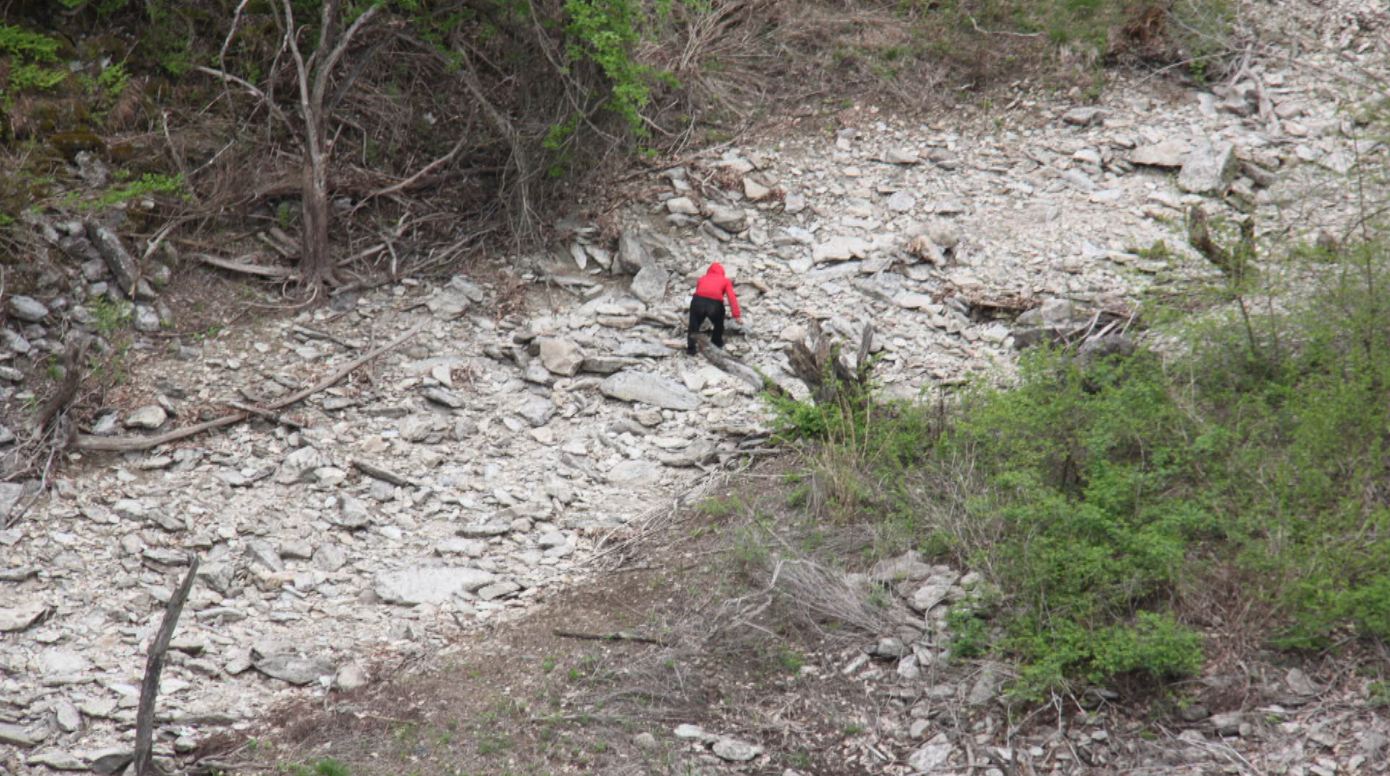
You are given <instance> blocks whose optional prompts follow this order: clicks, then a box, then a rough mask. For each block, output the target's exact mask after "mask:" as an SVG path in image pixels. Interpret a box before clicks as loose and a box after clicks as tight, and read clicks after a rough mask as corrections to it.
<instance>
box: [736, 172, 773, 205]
mask: <svg viewBox="0 0 1390 776" xmlns="http://www.w3.org/2000/svg"><path fill="white" fill-rule="evenodd" d="M771 195H772V189H769V188H768V187H766V186H764V185H762V184H761V183H758V182H757V181H755V180H753V179H752V178H744V179H743V196H745V197H747V198H748V200H749V201H750V202H761V201H762V200H765V199H767V198H768V197H769V196H771Z"/></svg>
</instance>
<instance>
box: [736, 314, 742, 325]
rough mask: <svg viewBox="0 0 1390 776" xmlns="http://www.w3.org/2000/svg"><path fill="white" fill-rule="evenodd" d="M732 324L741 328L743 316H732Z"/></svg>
mask: <svg viewBox="0 0 1390 776" xmlns="http://www.w3.org/2000/svg"><path fill="white" fill-rule="evenodd" d="M734 323H737V324H738V325H739V326H742V325H743V316H742V315H735V316H734Z"/></svg>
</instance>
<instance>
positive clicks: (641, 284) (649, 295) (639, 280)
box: [632, 264, 671, 304]
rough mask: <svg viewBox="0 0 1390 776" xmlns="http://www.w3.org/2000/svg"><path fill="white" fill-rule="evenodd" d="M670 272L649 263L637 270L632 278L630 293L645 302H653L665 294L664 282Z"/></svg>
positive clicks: (659, 299)
mask: <svg viewBox="0 0 1390 776" xmlns="http://www.w3.org/2000/svg"><path fill="white" fill-rule="evenodd" d="M670 278H671V273H669V272H667V271H666V270H664V269H662V268H660V267H658V266H656V265H655V264H649V265H647V266H645V267H643V268H642V269H641V270H640V271H638V273H637V275H636V276H635V277H633V279H632V294H633V296H635V297H637V298H638V299H641V300H642V301H643V302H646V303H647V304H655V303H656V302H659V301H661V299H662V298H663V297H665V296H666V284H667V283H668V282H669V281H670Z"/></svg>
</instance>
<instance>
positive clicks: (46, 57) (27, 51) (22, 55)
mask: <svg viewBox="0 0 1390 776" xmlns="http://www.w3.org/2000/svg"><path fill="white" fill-rule="evenodd" d="M0 54H7V55H9V56H12V57H15V58H17V59H19V60H21V61H27V62H53V61H54V60H56V59H57V58H58V41H57V40H55V39H54V38H50V37H48V36H47V35H41V34H39V33H37V32H30V31H29V30H26V29H24V28H23V27H15V26H12V25H9V24H0Z"/></svg>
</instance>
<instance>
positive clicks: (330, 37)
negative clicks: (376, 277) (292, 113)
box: [284, 0, 380, 286]
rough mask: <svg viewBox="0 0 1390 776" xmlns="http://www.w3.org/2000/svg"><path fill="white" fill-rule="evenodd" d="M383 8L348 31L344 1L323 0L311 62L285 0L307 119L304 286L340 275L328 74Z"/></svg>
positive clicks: (368, 12) (360, 18) (301, 263)
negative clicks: (332, 225) (332, 244)
mask: <svg viewBox="0 0 1390 776" xmlns="http://www.w3.org/2000/svg"><path fill="white" fill-rule="evenodd" d="M379 8H380V6H377V5H373V6H372V7H370V8H368V9H367V10H366V11H364V12H363V13H362V15H360V16H358V17H357V19H355V20H354V21H353V23H352V25H351V26H350V27H348V29H347V31H346V32H344V31H343V30H342V24H341V22H342V18H341V17H342V11H341V2H340V0H323V17H322V19H321V20H320V23H319V42H318V46H317V47H316V48H315V49H314V53H313V54H311V55H309V59H308V60H307V61H306V60H305V59H304V56H303V55H302V54H301V53H300V51H299V41H298V40H297V38H298V32H299V30H298V29H297V28H296V27H295V23H294V9H293V7H292V5H291V0H284V11H285V36H286V43H287V44H288V46H289V49H290V54H291V56H292V57H293V59H294V66H295V74H296V76H297V79H296V80H297V81H298V86H299V111H300V114H301V118H302V119H303V121H304V144H303V150H304V179H303V183H302V186H301V193H300V198H301V203H302V208H303V215H304V233H303V235H302V237H301V242H302V245H301V247H300V257H299V275H300V282H301V283H303V284H304V285H305V286H322V285H325V284H331V283H334V282H336V280H337V279H336V278H335V277H334V272H333V267H334V263H333V257H332V254H331V253H330V252H329V243H328V226H329V219H330V216H331V211H330V210H329V207H328V164H329V161H330V157H331V156H332V152H333V149H332V146H331V145H330V144H329V142H328V120H329V118H330V114H331V113H332V108H331V106H329V107H325V105H324V99H325V96H326V94H327V91H328V85H329V79H330V78H331V77H332V75H333V70H334V68H336V67H337V66H338V60H340V59H342V57H343V54H344V53H345V52H346V51H347V49H348V47H349V46H350V45H352V40H353V38H354V37H355V36H356V35H357V33H358V32H360V31H361V30H362V29H363V28H364V27H365V26H366V25H367V23H368V22H369V21H370V20H371V19H372V17H373V16H375V15H376V12H377V10H378V9H379ZM350 81H351V79H349V82H350ZM348 85H350V83H345V84H344V85H343V88H344V89H345V88H346V87H347V86H348Z"/></svg>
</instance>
